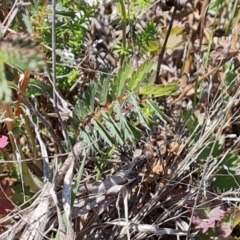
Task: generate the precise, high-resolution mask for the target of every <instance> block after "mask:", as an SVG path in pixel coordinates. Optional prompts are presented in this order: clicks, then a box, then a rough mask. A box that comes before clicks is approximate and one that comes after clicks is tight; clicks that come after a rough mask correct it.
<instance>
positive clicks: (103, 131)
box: [91, 118, 114, 147]
mask: <svg viewBox="0 0 240 240" xmlns="http://www.w3.org/2000/svg"><path fill="white" fill-rule="evenodd" d="M91 123H92V124H93V125H94V127H95V130H97V131H98V133H99V134H100V136H101V137H102V139H103V140H104V141H105V142H106V143H108V145H109V146H110V147H112V146H113V145H114V140H113V139H112V137H111V136H110V134H109V133H108V132H107V131H106V129H105V128H104V127H103V126H102V125H101V123H100V122H99V121H98V120H96V119H94V118H93V119H92V120H91Z"/></svg>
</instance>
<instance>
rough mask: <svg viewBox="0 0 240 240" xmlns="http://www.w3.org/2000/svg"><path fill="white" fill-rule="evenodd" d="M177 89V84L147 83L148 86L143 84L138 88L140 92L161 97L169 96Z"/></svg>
mask: <svg viewBox="0 0 240 240" xmlns="http://www.w3.org/2000/svg"><path fill="white" fill-rule="evenodd" d="M177 90H178V86H177V84H171V85H168V86H161V85H148V86H143V87H142V88H141V89H140V94H143V95H153V96H154V97H163V96H170V95H171V94H173V93H174V92H176V91H177Z"/></svg>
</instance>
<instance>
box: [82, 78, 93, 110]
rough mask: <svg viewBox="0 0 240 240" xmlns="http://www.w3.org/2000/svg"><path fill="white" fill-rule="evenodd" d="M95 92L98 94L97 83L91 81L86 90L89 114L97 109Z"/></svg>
mask: <svg viewBox="0 0 240 240" xmlns="http://www.w3.org/2000/svg"><path fill="white" fill-rule="evenodd" d="M95 94H96V84H95V83H93V82H90V84H89V86H88V89H87V91H86V92H85V97H84V99H85V101H84V103H85V107H87V106H88V109H89V112H88V114H91V113H93V112H94V111H95V107H94V104H95Z"/></svg>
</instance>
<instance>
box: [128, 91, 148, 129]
mask: <svg viewBox="0 0 240 240" xmlns="http://www.w3.org/2000/svg"><path fill="white" fill-rule="evenodd" d="M129 95H130V98H129V102H130V103H131V104H133V106H134V108H133V111H134V112H135V113H136V114H137V116H138V120H139V122H140V124H142V125H143V126H144V127H145V128H147V129H148V130H150V128H149V126H148V121H147V120H146V119H145V117H144V115H143V114H142V109H141V108H140V107H139V104H138V102H137V100H136V98H135V97H134V95H133V94H132V93H129Z"/></svg>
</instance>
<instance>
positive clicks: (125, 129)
mask: <svg viewBox="0 0 240 240" xmlns="http://www.w3.org/2000/svg"><path fill="white" fill-rule="evenodd" d="M113 111H114V113H115V114H116V121H117V122H118V125H119V128H120V131H121V134H122V136H123V140H124V141H127V140H130V141H132V140H133V139H134V138H133V133H132V131H131V129H130V128H129V126H128V124H127V121H126V119H125V117H124V115H123V114H122V112H121V107H120V105H119V103H118V102H114V103H113Z"/></svg>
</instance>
